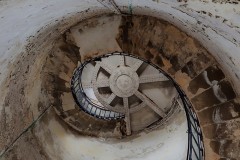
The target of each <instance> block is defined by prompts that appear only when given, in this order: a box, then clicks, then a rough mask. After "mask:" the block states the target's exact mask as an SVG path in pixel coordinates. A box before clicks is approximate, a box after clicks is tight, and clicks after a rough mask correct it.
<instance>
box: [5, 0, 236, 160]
mask: <svg viewBox="0 0 240 160" xmlns="http://www.w3.org/2000/svg"><path fill="white" fill-rule="evenodd" d="M238 3H239V1H236V0H232V1H225V0H219V1H218V0H212V1H211V0H183V1H181V0H161V1H160V0H153V1H152V0H115V3H112V2H111V1H109V2H106V1H101V0H84V1H78V0H68V1H64V0H59V1H54V0H50V1H49V0H48V1H46V0H38V1H31V0H21V1H17V2H16V1H13V0H11V1H9V0H4V1H1V2H0V26H1V30H0V50H1V51H0V66H1V67H0V87H1V92H0V113H2V114H1V117H0V129H1V130H9V134H7V137H5V136H3V135H0V141H5V139H10V141H7V142H6V143H5V142H4V144H0V152H1V150H2V148H5V147H6V145H7V144H9V143H11V140H13V139H14V138H15V137H16V136H17V135H18V134H19V133H21V132H22V130H23V129H24V128H27V127H28V126H29V125H30V124H31V123H32V122H33V121H34V120H36V119H37V118H38V116H39V115H40V114H41V113H42V112H43V111H44V110H45V109H46V108H47V107H49V106H50V104H49V101H45V103H44V104H39V103H38V99H39V98H43V99H44V95H45V93H44V92H40V91H39V86H41V82H40V81H38V78H39V77H37V76H38V74H36V73H37V72H40V71H41V68H42V67H43V66H42V63H41V62H43V61H44V60H45V59H46V54H47V53H49V52H50V51H51V49H52V48H51V46H52V44H53V42H54V41H55V39H56V38H57V37H58V36H59V35H60V34H62V33H64V32H65V31H66V30H67V29H68V28H69V27H71V26H73V25H75V24H77V23H78V22H80V21H82V20H83V19H86V18H89V17H92V16H94V15H99V14H103V13H116V14H121V13H128V14H129V13H131V14H141V15H149V16H154V17H157V18H160V19H163V20H166V21H168V22H170V23H172V24H173V25H175V26H177V27H178V28H180V29H181V30H182V31H184V32H186V33H187V34H189V35H190V36H192V37H194V38H196V39H197V40H198V41H199V42H200V43H201V44H202V45H203V46H204V47H205V48H206V49H207V50H208V51H209V52H210V53H211V54H212V56H213V57H214V58H215V59H216V60H217V62H218V64H220V66H218V67H219V68H220V70H223V72H224V74H225V76H226V78H227V79H228V80H229V81H230V86H231V85H232V86H233V89H234V91H235V94H236V97H239V94H240V87H238V86H239V85H240V80H239V79H240V5H239V4H238ZM50 44H51V45H50ZM29 55H31V56H29ZM16 67H17V68H16ZM209 71H210V69H209ZM26 75H27V76H26ZM29 77H33V78H30V79H29ZM205 79H206V77H205ZM199 80H201V77H200V78H199ZM192 83H194V84H196V83H197V81H195V82H192ZM222 84H223V85H224V86H226V85H225V83H222ZM208 85H209V84H208ZM208 85H207V84H206V85H205V86H208ZM26 86H27V87H26ZM205 86H203V88H204V87H205ZM227 86H229V85H227ZM190 90H192V91H193V92H194V91H195V90H198V89H196V88H194V85H192V88H191V85H190ZM216 90H217V89H216ZM216 90H215V92H216ZM9 92H10V93H11V94H10V95H9V94H8V93H9ZM199 92H201V91H199ZM209 92H211V91H209ZM7 94H8V96H7ZM19 95H22V96H19ZM6 96H7V97H6ZM201 98H204V96H202V97H201V96H199V97H198V99H201ZM205 98H206V97H205ZM216 101H217V100H216ZM19 104H21V105H19ZM238 104H239V100H238V99H234V100H231V101H229V102H226V104H222V105H221V106H216V110H214V109H215V107H213V108H208V109H206V110H205V111H204V112H201V113H199V118H200V120H201V121H202V122H203V123H206V124H207V125H205V126H203V129H205V130H206V132H205V133H208V134H206V135H205V137H207V139H206V140H205V142H206V144H210V146H206V150H207V151H209V153H210V154H209V155H206V156H207V157H206V158H207V159H211V160H213V159H219V158H220V157H219V156H218V153H220V152H221V153H222V155H224V156H225V157H224V156H223V157H221V158H222V159H224V158H225V159H226V158H233V159H234V158H235V159H238V158H239V154H238V155H234V153H236V152H238V148H239V145H240V143H239V137H240V136H239V125H238V123H237V122H238V120H239V119H237V117H239V108H238V107H239V105H238ZM229 105H231V107H230V108H231V109H228V108H229ZM3 106H8V107H3ZM36 106H38V108H36ZM224 106H225V107H224ZM225 108H227V109H226V110H224V109H225ZM226 111H230V113H229V115H221V114H219V112H221V113H223V112H226ZM206 113H211V114H209V115H208V114H206ZM212 113H214V114H212ZM226 113H228V112H226ZM212 115H217V116H212ZM225 116H226V117H225ZM12 117H19V119H18V120H17V122H16V120H13V118H12ZM232 118H236V119H237V120H236V121H235V122H234V123H232ZM222 119H224V122H225V120H229V121H227V122H226V123H222V121H221V120H222ZM212 121H213V122H214V123H212ZM16 123H19V125H18V126H17V127H16V126H15V124H16ZM6 124H10V125H9V126H8V127H7V128H6V126H7V125H6ZM226 128H227V129H226ZM219 132H220V133H221V132H222V134H217V133H219ZM214 137H215V138H216V137H218V139H221V138H226V137H227V138H226V140H224V141H221V145H220V144H219V143H220V142H218V141H217V140H212V141H210V140H209V139H211V138H214ZM233 138H234V140H233ZM219 146H223V147H219ZM229 146H230V147H229ZM213 148H214V149H213ZM229 148H230V149H229ZM212 152H214V153H216V156H215V155H213V156H210V155H212Z"/></svg>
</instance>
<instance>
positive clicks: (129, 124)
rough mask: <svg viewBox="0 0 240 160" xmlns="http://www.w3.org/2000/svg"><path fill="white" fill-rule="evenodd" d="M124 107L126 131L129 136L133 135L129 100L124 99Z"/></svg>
mask: <svg viewBox="0 0 240 160" xmlns="http://www.w3.org/2000/svg"><path fill="white" fill-rule="evenodd" d="M123 105H124V108H125V111H126V113H125V122H126V130H127V135H131V132H132V129H131V119H130V110H129V104H128V98H123Z"/></svg>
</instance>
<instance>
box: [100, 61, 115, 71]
mask: <svg viewBox="0 0 240 160" xmlns="http://www.w3.org/2000/svg"><path fill="white" fill-rule="evenodd" d="M100 66H101V67H102V68H103V69H104V70H105V71H107V72H108V73H109V74H112V73H113V69H114V67H113V66H112V65H110V64H107V63H104V62H101V63H100Z"/></svg>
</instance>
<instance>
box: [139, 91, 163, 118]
mask: <svg viewBox="0 0 240 160" xmlns="http://www.w3.org/2000/svg"><path fill="white" fill-rule="evenodd" d="M135 95H136V96H137V97H138V98H140V99H141V100H143V101H144V102H145V103H146V105H147V106H149V107H150V108H151V109H152V110H154V111H155V112H156V113H157V114H158V115H160V116H161V117H162V118H163V117H165V116H166V113H165V112H164V111H163V110H162V109H161V108H159V107H158V106H157V105H156V104H155V103H154V102H153V101H152V100H150V99H149V98H148V97H147V96H145V95H144V94H142V93H141V92H139V91H137V92H136V93H135Z"/></svg>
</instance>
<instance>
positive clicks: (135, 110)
mask: <svg viewBox="0 0 240 160" xmlns="http://www.w3.org/2000/svg"><path fill="white" fill-rule="evenodd" d="M143 107H146V103H145V102H142V103H141V104H139V105H137V106H136V107H133V108H130V113H135V112H138V111H139V110H140V109H142V108H143Z"/></svg>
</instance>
